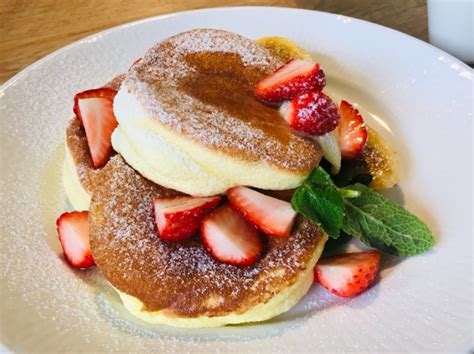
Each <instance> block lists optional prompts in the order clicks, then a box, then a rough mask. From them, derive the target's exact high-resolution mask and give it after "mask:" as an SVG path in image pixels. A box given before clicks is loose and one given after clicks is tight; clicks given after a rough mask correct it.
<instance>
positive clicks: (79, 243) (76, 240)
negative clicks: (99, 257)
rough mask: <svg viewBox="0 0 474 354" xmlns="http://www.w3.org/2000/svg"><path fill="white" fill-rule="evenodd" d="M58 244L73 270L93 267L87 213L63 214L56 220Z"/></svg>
mask: <svg viewBox="0 0 474 354" xmlns="http://www.w3.org/2000/svg"><path fill="white" fill-rule="evenodd" d="M56 227H57V230H58V235H59V242H61V247H62V248H63V251H64V256H65V257H66V260H67V261H68V263H69V264H70V265H71V266H72V267H73V268H89V267H92V266H93V265H95V263H94V260H93V259H92V254H91V248H90V245H89V212H88V211H73V212H66V213H63V214H62V215H61V216H60V217H59V218H58V220H56Z"/></svg>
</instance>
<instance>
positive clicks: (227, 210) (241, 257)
mask: <svg viewBox="0 0 474 354" xmlns="http://www.w3.org/2000/svg"><path fill="white" fill-rule="evenodd" d="M201 236H202V239H203V242H204V245H205V246H206V248H207V249H208V251H209V252H210V253H211V255H212V256H213V257H214V258H215V259H217V260H218V261H221V262H224V263H228V264H233V265H237V266H248V265H251V264H253V263H254V262H255V261H256V260H257V259H258V257H259V256H260V255H261V254H262V249H263V246H262V240H261V238H260V235H259V233H258V231H257V229H255V228H254V227H253V226H252V225H251V224H249V223H248V222H247V220H245V218H244V217H243V216H242V215H240V214H239V213H238V212H237V211H235V210H234V209H233V208H232V207H231V206H230V205H229V204H226V205H224V206H223V207H220V208H219V209H217V210H215V211H214V212H213V213H212V214H211V215H209V216H207V217H206V218H205V219H204V220H203V222H202V223H201Z"/></svg>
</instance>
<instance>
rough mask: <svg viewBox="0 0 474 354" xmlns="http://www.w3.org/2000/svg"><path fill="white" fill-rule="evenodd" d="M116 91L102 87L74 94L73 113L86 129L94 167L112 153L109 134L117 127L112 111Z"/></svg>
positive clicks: (102, 162) (103, 161)
mask: <svg viewBox="0 0 474 354" xmlns="http://www.w3.org/2000/svg"><path fill="white" fill-rule="evenodd" d="M116 94H117V91H115V90H112V89H110V88H106V87H102V88H98V89H93V90H87V91H84V92H80V93H78V94H76V95H75V96H74V108H73V109H74V113H75V114H76V116H77V118H78V119H79V120H80V121H81V122H82V124H83V126H84V130H85V131H86V136H87V143H88V145H89V150H90V153H91V157H92V164H93V165H94V167H95V168H98V167H102V166H103V165H105V163H106V162H107V161H108V160H109V157H110V154H111V153H112V140H111V136H112V133H113V131H114V130H115V128H116V127H117V120H116V119H115V115H114V111H113V102H114V97H115V95H116Z"/></svg>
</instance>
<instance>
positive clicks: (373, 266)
mask: <svg viewBox="0 0 474 354" xmlns="http://www.w3.org/2000/svg"><path fill="white" fill-rule="evenodd" d="M379 263H380V253H379V251H375V250H374V251H368V252H359V253H346V254H341V255H337V256H332V257H328V258H325V259H322V260H320V261H319V262H318V264H316V267H315V277H316V279H317V280H319V282H320V283H321V285H322V286H324V287H325V288H326V289H327V290H329V291H330V292H332V293H333V294H336V295H338V296H344V297H353V296H355V295H357V294H359V293H361V292H363V291H364V290H365V289H367V287H368V286H369V285H370V284H371V283H372V282H373V281H374V279H375V276H376V275H377V270H378V268H379Z"/></svg>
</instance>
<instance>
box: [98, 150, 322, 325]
mask: <svg viewBox="0 0 474 354" xmlns="http://www.w3.org/2000/svg"><path fill="white" fill-rule="evenodd" d="M177 194H178V193H177V192H175V191H172V190H169V189H166V188H164V187H161V186H158V185H156V184H154V183H152V182H150V181H148V180H146V179H145V178H143V177H142V176H141V175H140V174H138V173H137V172H136V171H135V170H134V169H132V168H131V167H130V166H128V165H127V164H126V163H125V162H124V160H123V158H122V157H121V156H120V155H115V156H114V157H112V158H111V160H110V161H109V162H108V164H107V165H106V166H105V167H104V168H103V169H102V171H101V173H100V175H99V176H98V183H97V187H96V189H95V191H94V195H93V197H92V203H91V207H90V214H89V232H90V244H91V249H92V254H93V257H94V260H95V262H96V264H97V266H98V268H99V269H100V271H101V273H102V274H103V275H104V277H105V278H106V279H107V280H108V281H109V282H110V283H111V284H112V285H113V286H114V287H116V288H117V289H119V290H121V291H123V292H125V293H127V294H129V295H132V296H135V297H137V298H138V299H140V300H141V301H142V302H143V303H144V305H145V308H144V310H149V311H156V310H166V313H167V314H168V315H177V316H182V317H197V316H200V315H207V316H218V315H225V314H228V313H229V312H237V313H241V312H244V311H246V310H248V309H249V308H251V307H253V306H255V305H257V304H259V303H265V302H267V301H268V300H269V299H270V298H271V297H273V296H274V295H275V294H276V293H278V292H279V291H280V290H282V289H283V288H286V287H288V286H289V285H291V284H293V283H294V282H295V281H296V278H297V276H298V275H299V274H300V273H301V272H302V271H304V270H305V269H306V265H307V264H308V262H309V260H310V259H311V257H312V256H313V254H314V252H315V250H316V247H317V246H318V245H319V243H320V242H323V239H324V237H323V234H322V233H321V231H320V230H319V229H318V228H317V227H316V226H315V225H313V224H312V223H310V222H309V221H306V220H304V219H302V218H301V217H300V218H298V220H297V222H296V223H295V226H294V228H293V231H292V233H291V235H290V236H289V237H287V238H276V237H266V236H262V237H264V238H265V251H264V254H263V256H262V257H261V259H259V260H258V261H257V262H256V263H255V264H253V265H251V266H248V267H237V266H233V265H229V264H225V263H221V262H218V261H216V260H214V259H213V258H212V257H211V256H210V254H209V252H208V251H207V250H206V249H205V247H204V245H203V243H202V241H201V239H200V235H196V236H194V237H192V238H191V239H188V240H185V241H179V242H171V241H166V240H163V239H161V238H160V237H159V236H158V235H157V232H156V230H155V219H154V213H153V199H154V198H156V197H163V196H173V195H177Z"/></svg>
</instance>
